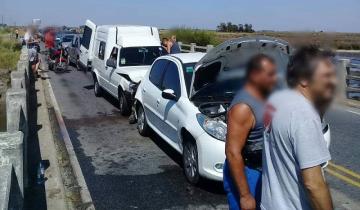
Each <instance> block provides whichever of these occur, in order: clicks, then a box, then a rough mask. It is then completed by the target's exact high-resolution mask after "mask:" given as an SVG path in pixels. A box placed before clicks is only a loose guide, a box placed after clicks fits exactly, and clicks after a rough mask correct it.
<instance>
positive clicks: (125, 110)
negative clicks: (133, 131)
mask: <svg viewBox="0 0 360 210" xmlns="http://www.w3.org/2000/svg"><path fill="white" fill-rule="evenodd" d="M118 99H119V110H120V114H121V115H122V116H127V115H129V114H130V108H129V103H128V101H127V100H126V97H125V94H124V91H122V90H119V97H118Z"/></svg>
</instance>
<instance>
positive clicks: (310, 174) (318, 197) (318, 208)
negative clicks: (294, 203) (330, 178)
mask: <svg viewBox="0 0 360 210" xmlns="http://www.w3.org/2000/svg"><path fill="white" fill-rule="evenodd" d="M301 174H302V178H303V182H304V185H305V187H306V189H307V191H308V196H309V198H310V200H311V203H312V205H313V208H314V209H315V210H332V209H334V207H333V204H332V200H331V195H330V191H329V188H328V186H327V184H326V183H325V179H324V177H323V173H322V171H321V166H320V165H319V166H315V167H311V168H306V169H303V170H302V172H301Z"/></svg>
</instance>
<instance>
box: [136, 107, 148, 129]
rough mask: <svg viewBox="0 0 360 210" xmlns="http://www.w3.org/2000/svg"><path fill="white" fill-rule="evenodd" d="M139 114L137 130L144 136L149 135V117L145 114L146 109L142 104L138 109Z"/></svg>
mask: <svg viewBox="0 0 360 210" xmlns="http://www.w3.org/2000/svg"><path fill="white" fill-rule="evenodd" d="M136 115H137V126H136V128H137V130H138V132H139V134H140V135H142V136H148V135H149V133H150V128H149V125H148V124H147V119H146V115H145V111H144V108H143V106H142V105H141V104H140V105H139V108H138V109H137V110H136Z"/></svg>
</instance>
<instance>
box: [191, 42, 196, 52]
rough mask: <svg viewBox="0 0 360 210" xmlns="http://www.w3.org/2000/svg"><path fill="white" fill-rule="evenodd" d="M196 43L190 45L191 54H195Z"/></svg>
mask: <svg viewBox="0 0 360 210" xmlns="http://www.w3.org/2000/svg"><path fill="white" fill-rule="evenodd" d="M195 47H196V43H190V52H192V53H193V52H195Z"/></svg>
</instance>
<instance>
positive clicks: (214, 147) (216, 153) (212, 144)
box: [196, 132, 225, 181]
mask: <svg viewBox="0 0 360 210" xmlns="http://www.w3.org/2000/svg"><path fill="white" fill-rule="evenodd" d="M196 142H197V148H198V161H199V173H200V175H201V176H203V177H205V178H208V179H211V180H216V181H222V180H223V165H224V161H225V142H223V141H220V140H217V139H215V138H213V137H212V136H210V135H209V134H207V133H206V132H204V133H203V134H201V135H200V136H198V137H197V139H196Z"/></svg>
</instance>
